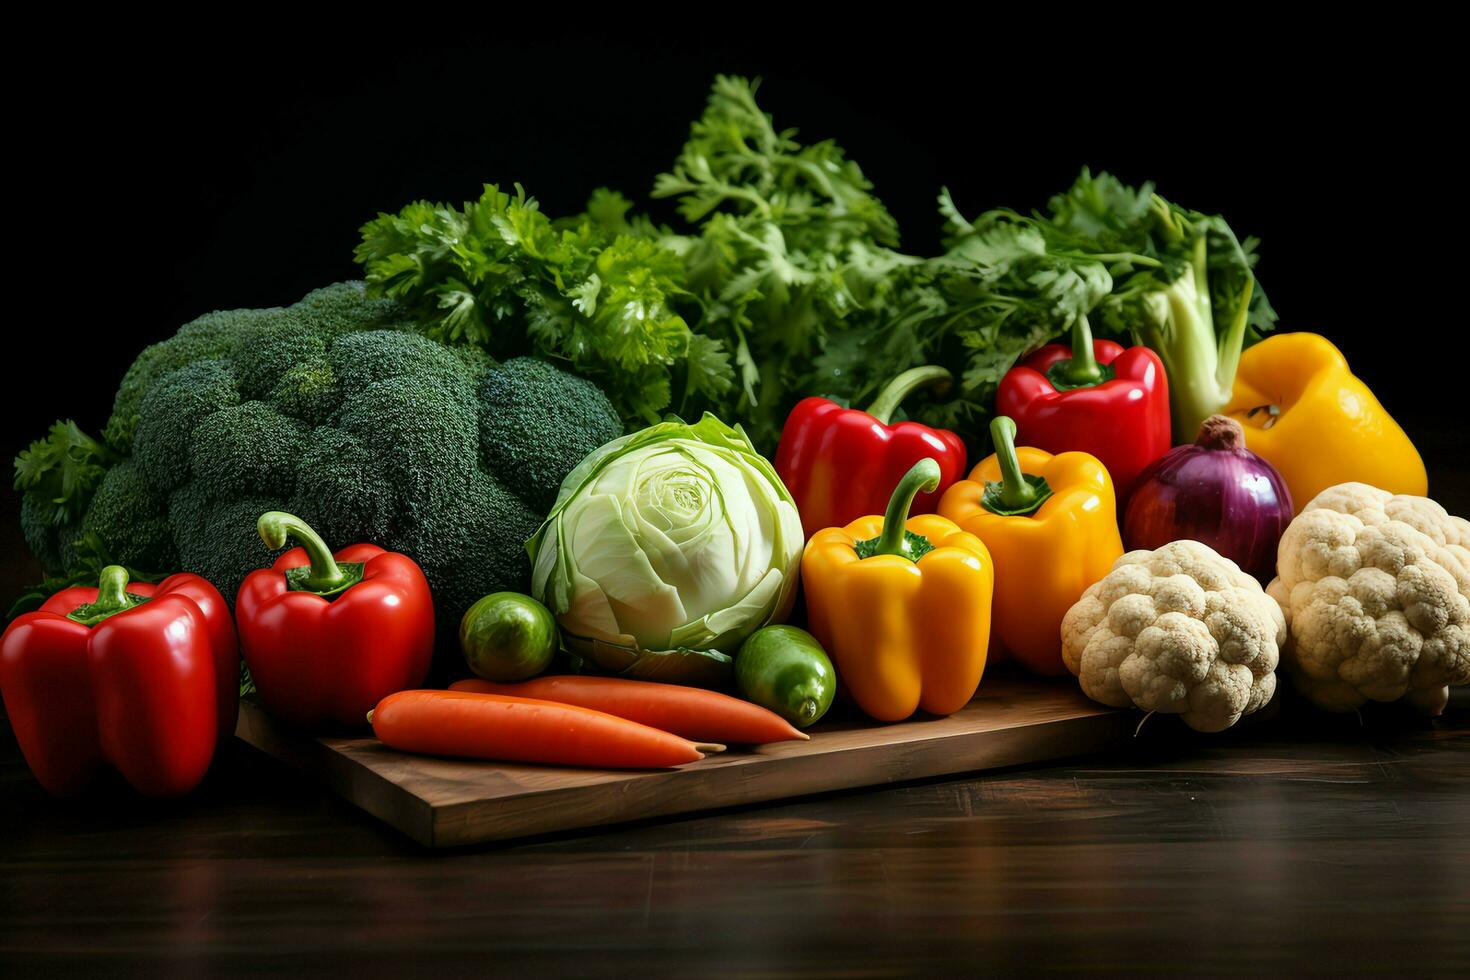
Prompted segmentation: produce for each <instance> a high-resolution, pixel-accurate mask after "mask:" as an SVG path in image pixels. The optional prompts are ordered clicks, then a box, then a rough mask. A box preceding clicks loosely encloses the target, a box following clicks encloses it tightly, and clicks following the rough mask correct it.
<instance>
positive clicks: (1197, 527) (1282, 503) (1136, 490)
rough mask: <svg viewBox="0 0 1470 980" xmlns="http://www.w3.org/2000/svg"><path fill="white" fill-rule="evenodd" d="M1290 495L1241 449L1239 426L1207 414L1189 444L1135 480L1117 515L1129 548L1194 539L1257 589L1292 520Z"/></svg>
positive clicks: (1272, 567) (1266, 466) (1270, 571)
mask: <svg viewBox="0 0 1470 980" xmlns="http://www.w3.org/2000/svg"><path fill="white" fill-rule="evenodd" d="M1294 513H1295V511H1294V510H1293V508H1292V502H1291V491H1289V490H1288V489H1287V488H1286V481H1285V480H1284V479H1282V477H1281V474H1280V473H1278V472H1277V471H1276V468H1275V467H1274V466H1272V465H1271V464H1270V463H1268V462H1266V461H1265V460H1264V459H1262V458H1261V457H1259V456H1257V455H1256V454H1255V453H1253V452H1251V451H1250V450H1249V449H1246V448H1245V433H1244V431H1243V430H1242V429H1241V427H1240V423H1238V422H1236V421H1235V420H1234V419H1231V418H1227V417H1226V416H1223V415H1212V416H1211V417H1210V418H1208V419H1206V420H1205V423H1204V425H1202V426H1200V435H1199V439H1197V440H1196V441H1195V442H1194V443H1191V444H1189V445H1184V446H1175V447H1174V448H1173V449H1171V450H1169V451H1168V452H1167V453H1165V454H1164V455H1163V456H1161V457H1159V458H1158V459H1156V460H1154V461H1153V462H1152V463H1150V464H1149V465H1148V466H1147V467H1145V468H1144V470H1143V472H1142V473H1140V474H1139V476H1138V482H1137V483H1135V484H1134V487H1133V496H1132V497H1130V498H1129V500H1128V510H1127V512H1126V513H1125V515H1124V517H1123V540H1124V542H1125V543H1126V544H1127V546H1128V548H1129V549H1130V550H1137V549H1140V548H1142V549H1148V550H1150V551H1151V550H1153V549H1155V548H1159V547H1161V546H1163V545H1166V544H1168V543H1169V542H1170V541H1177V540H1179V539H1180V538H1192V539H1194V540H1195V541H1202V542H1204V543H1205V544H1207V545H1209V546H1210V547H1211V548H1214V549H1215V550H1216V551H1217V552H1219V553H1220V554H1221V555H1224V556H1225V557H1226V558H1229V559H1230V560H1231V561H1233V562H1235V563H1236V564H1237V565H1239V566H1240V568H1241V570H1242V571H1244V572H1246V573H1247V574H1248V575H1253V576H1255V577H1256V579H1257V580H1258V581H1260V582H1261V583H1262V584H1263V585H1264V584H1265V583H1267V582H1269V581H1270V580H1271V577H1272V576H1273V575H1275V574H1276V546H1277V544H1278V543H1279V542H1280V540H1281V535H1282V534H1283V533H1284V532H1285V531H1286V526H1287V525H1288V524H1290V523H1291V518H1292V515H1293V514H1294Z"/></svg>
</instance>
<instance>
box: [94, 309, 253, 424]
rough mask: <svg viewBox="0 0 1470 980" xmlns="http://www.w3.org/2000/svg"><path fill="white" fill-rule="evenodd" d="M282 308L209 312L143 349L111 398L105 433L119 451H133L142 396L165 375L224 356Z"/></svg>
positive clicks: (146, 394) (145, 395) (144, 396)
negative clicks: (244, 333)
mask: <svg viewBox="0 0 1470 980" xmlns="http://www.w3.org/2000/svg"><path fill="white" fill-rule="evenodd" d="M279 312H280V311H279V310H222V311H219V312H215V313H206V314H205V315H204V316H202V317H200V318H199V319H197V320H194V321H192V322H191V323H188V324H185V325H184V326H183V327H181V328H180V329H179V332H178V333H176V334H174V336H172V337H170V338H169V339H167V340H164V341H160V342H159V343H156V344H154V345H152V346H151V347H146V348H144V349H143V353H141V354H139V355H138V357H137V359H136V360H134V361H133V364H132V367H130V368H128V373H127V374H125V375H123V380H122V384H121V385H119V386H118V389H117V396H116V397H115V398H114V399H113V402H112V417H111V418H109V419H108V420H107V428H106V430H105V431H104V432H103V437H104V438H105V439H106V440H107V444H108V445H110V446H111V447H112V448H114V449H116V450H117V451H118V452H122V453H126V452H129V451H131V449H132V446H133V431H134V430H135V429H136V428H137V427H138V415H139V412H140V411H141V409H142V407H143V400H144V399H145V398H146V397H147V396H148V392H149V391H150V390H152V388H153V386H154V384H156V383H157V382H158V381H159V380H160V379H162V378H163V377H164V376H165V375H167V374H170V373H172V372H174V371H177V370H178V369H179V368H181V367H185V366H187V365H190V364H193V363H194V362H195V361H202V360H206V359H209V358H216V357H225V356H226V355H228V354H229V353H230V352H231V351H232V350H234V347H235V337H236V335H237V334H238V333H240V332H242V331H244V330H246V329H248V328H249V327H250V326H251V325H252V324H254V323H256V322H258V321H260V320H262V319H266V318H269V317H271V316H273V315H275V314H277V313H279Z"/></svg>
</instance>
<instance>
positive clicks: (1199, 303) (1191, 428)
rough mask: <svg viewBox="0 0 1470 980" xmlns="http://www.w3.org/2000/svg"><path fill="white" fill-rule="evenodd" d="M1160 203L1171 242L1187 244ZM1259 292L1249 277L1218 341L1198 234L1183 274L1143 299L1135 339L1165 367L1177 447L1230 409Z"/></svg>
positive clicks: (1176, 220)
mask: <svg viewBox="0 0 1470 980" xmlns="http://www.w3.org/2000/svg"><path fill="white" fill-rule="evenodd" d="M1155 202H1156V203H1155V208H1156V209H1157V212H1158V213H1159V216H1160V222H1161V225H1162V226H1163V227H1164V228H1165V229H1166V232H1165V235H1166V237H1168V238H1172V239H1174V240H1175V241H1178V240H1180V239H1181V238H1183V236H1184V235H1185V234H1187V233H1188V232H1187V230H1186V229H1185V228H1183V227H1181V222H1180V215H1178V214H1177V213H1176V212H1173V211H1171V210H1170V209H1169V207H1168V205H1167V204H1162V206H1160V203H1161V202H1160V199H1158V198H1157V197H1156V198H1155ZM1254 290H1255V277H1254V276H1252V275H1249V274H1248V273H1247V274H1246V275H1245V277H1244V284H1243V285H1242V286H1241V287H1240V293H1239V299H1238V300H1237V301H1236V303H1235V314H1234V316H1232V317H1231V320H1230V325H1229V327H1227V328H1226V330H1225V332H1224V333H1222V334H1220V335H1219V337H1218V338H1217V337H1216V332H1215V318H1214V309H1213V304H1212V303H1211V302H1210V281H1209V242H1208V236H1207V235H1205V234H1204V233H1203V232H1201V231H1196V232H1195V233H1194V241H1193V243H1192V247H1191V252H1190V259H1189V263H1188V265H1187V266H1186V267H1185V269H1184V272H1183V274H1182V275H1180V276H1179V277H1178V278H1176V279H1175V280H1174V281H1173V282H1171V283H1169V284H1168V285H1167V286H1166V287H1164V288H1163V289H1159V290H1156V291H1153V292H1148V293H1145V294H1144V295H1143V296H1142V297H1140V298H1141V302H1140V303H1139V305H1138V312H1139V314H1140V315H1138V316H1136V317H1135V318H1134V319H1133V321H1132V326H1133V338H1134V342H1135V343H1139V344H1145V345H1147V346H1148V347H1151V348H1153V350H1154V353H1156V354H1158V355H1159V360H1161V361H1163V362H1164V370H1165V372H1167V374H1168V376H1169V411H1170V416H1171V418H1172V419H1173V425H1174V441H1175V442H1176V443H1185V442H1189V441H1190V440H1192V439H1193V438H1194V436H1195V433H1197V432H1199V427H1200V423H1202V422H1204V420H1205V419H1207V418H1209V417H1210V416H1211V415H1215V414H1218V413H1219V412H1220V411H1221V410H1222V409H1224V407H1225V405H1226V404H1227V403H1229V401H1230V396H1231V390H1232V388H1233V387H1234V384H1235V369H1236V367H1237V366H1238V365H1239V363H1240V351H1241V347H1242V346H1243V344H1244V343H1245V333H1246V325H1247V323H1248V320H1249V315H1250V308H1251V295H1252V293H1253V292H1254Z"/></svg>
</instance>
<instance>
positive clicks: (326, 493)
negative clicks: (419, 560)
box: [286, 426, 396, 547]
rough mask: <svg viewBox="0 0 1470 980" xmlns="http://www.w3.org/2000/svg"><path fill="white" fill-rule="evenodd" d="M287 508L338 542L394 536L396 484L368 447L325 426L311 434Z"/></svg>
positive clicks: (342, 543)
mask: <svg viewBox="0 0 1470 980" xmlns="http://www.w3.org/2000/svg"><path fill="white" fill-rule="evenodd" d="M286 509H287V510H289V511H290V512H291V513H293V514H295V515H297V516H298V517H300V518H301V519H302V520H304V521H306V522H307V523H308V524H310V525H311V526H312V527H313V528H315V529H316V532H317V533H318V534H320V535H321V536H322V538H323V539H325V540H326V541H327V543H328V544H331V545H333V546H334V547H340V546H341V545H345V544H352V543H353V542H357V541H379V542H381V541H389V540H392V537H393V530H394V527H393V525H394V515H395V511H396V499H395V494H394V491H393V487H392V485H391V483H390V482H389V480H388V478H387V477H386V475H385V474H384V473H383V469H382V466H381V465H380V464H379V462H378V461H377V460H376V459H375V458H374V456H373V454H372V453H371V452H369V451H368V449H367V447H366V446H364V445H363V444H362V443H361V442H360V441H358V440H357V439H356V438H355V437H353V436H352V435H351V434H350V433H347V432H344V431H343V430H341V429H334V428H331V427H329V426H321V427H319V428H317V429H314V430H313V431H312V432H311V434H310V435H308V436H307V438H306V444H305V446H304V448H303V449H302V451H301V464H300V465H299V466H298V467H297V470H296V493H295V494H294V495H293V496H292V497H291V503H290V506H289V507H287V508H286Z"/></svg>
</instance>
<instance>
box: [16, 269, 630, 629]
mask: <svg viewBox="0 0 1470 980" xmlns="http://www.w3.org/2000/svg"><path fill="white" fill-rule="evenodd" d="M404 316H405V314H404V313H403V311H402V310H401V309H399V308H398V307H397V306H396V305H395V304H393V303H392V302H386V301H381V300H374V299H370V298H369V297H367V296H366V295H365V292H364V290H363V288H362V286H361V285H360V284H352V283H344V284H340V285H337V286H331V287H328V288H326V289H321V290H318V291H316V292H314V293H312V294H311V295H309V296H307V297H306V298H305V299H303V300H302V301H301V302H299V303H297V304H295V305H294V306H290V307H287V308H285V309H278V310H233V311H228V312H221V313H211V314H208V315H207V316H203V317H200V318H199V319H198V320H195V321H193V322H192V323H189V324H186V325H185V326H183V327H182V328H180V329H179V331H178V333H177V334H175V335H174V336H173V337H171V338H169V339H168V340H165V341H163V342H161V343H158V344H155V345H153V346H152V347H149V348H148V349H146V350H145V351H143V353H142V354H140V355H139V356H138V358H137V360H136V361H134V362H133V365H132V367H130V368H129V369H128V371H127V374H126V375H125V376H124V378H123V382H122V385H121V387H120V388H119V390H118V393H117V399H116V402H115V405H114V409H113V413H112V417H111V418H110V419H109V420H108V423H107V428H106V433H107V438H106V444H105V446H104V445H100V444H93V445H92V446H82V447H77V444H76V439H75V436H74V429H73V427H71V426H62V427H59V428H58V430H53V435H52V437H51V439H50V440H49V441H48V442H46V443H42V444H40V445H38V446H33V447H32V448H31V449H30V450H28V451H27V452H26V453H23V454H22V455H21V460H20V463H19V465H18V469H19V470H20V471H21V473H22V480H24V481H35V480H36V479H37V477H36V476H35V475H33V474H35V473H36V472H37V471H38V470H40V469H42V468H43V467H45V466H46V465H47V464H46V463H45V462H44V460H46V459H48V458H51V457H54V456H56V455H57V453H58V449H59V446H58V443H59V442H61V441H62V440H65V442H66V443H67V444H68V445H70V446H72V447H75V448H73V450H72V456H73V457H79V458H80V459H81V460H84V461H85V463H84V465H83V464H77V465H76V466H75V467H74V468H75V469H76V470H78V471H79V476H78V477H77V478H74V479H72V480H71V481H70V484H69V489H70V493H69V494H67V493H61V494H56V496H57V497H63V498H64V500H61V501H57V502H54V503H53V505H52V506H51V507H50V508H49V509H48V507H47V506H45V505H46V500H45V496H44V495H45V494H47V493H51V492H52V491H51V490H50V489H45V490H43V489H41V488H42V487H43V486H44V484H45V480H42V481H41V482H40V483H34V484H33V485H34V487H35V488H34V489H29V490H28V492H27V493H26V494H25V497H24V499H23V504H22V507H23V510H22V526H23V528H24V529H25V532H26V540H27V543H28V544H30V546H31V548H32V550H33V551H34V552H35V553H36V554H37V556H38V557H40V558H41V560H42V562H43V564H44V565H45V566H46V567H47V570H48V571H50V572H64V571H70V570H75V569H76V568H77V567H78V564H79V563H78V561H77V559H76V557H75V555H74V549H75V547H76V543H75V542H76V537H77V536H78V535H79V534H80V535H84V536H86V538H85V539H84V540H90V541H92V542H93V543H94V545H95V546H96V547H97V548H98V549H99V550H101V551H102V553H103V554H104V555H105V556H106V558H107V559H108V560H109V561H111V562H115V563H117V564H121V565H124V566H132V567H135V568H140V569H146V570H155V571H161V570H166V569H171V568H174V567H180V566H181V567H185V568H189V569H192V570H194V571H196V572H198V573H199V574H201V575H203V576H204V577H205V578H207V579H209V580H210V581H211V582H213V583H214V584H215V586H216V587H218V588H219V589H220V591H221V592H223V593H224V594H225V595H226V596H228V597H230V598H231V599H233V598H234V595H235V592H236V590H238V589H239V587H240V583H241V581H243V580H244V578H245V575H246V574H247V573H248V572H250V571H251V570H252V569H255V568H259V567H261V566H262V565H263V564H268V563H269V562H270V561H271V560H273V559H274V558H275V557H276V556H275V555H273V554H271V553H269V552H265V551H263V550H262V549H261V546H260V542H259V540H258V539H257V538H256V519H257V518H258V517H259V516H260V515H261V514H262V513H264V512H266V511H274V510H283V511H290V512H291V513H293V514H296V515H299V516H300V517H301V518H302V519H304V520H305V521H306V522H307V523H308V524H310V525H311V526H312V527H313V528H315V529H316V531H317V532H318V533H320V534H321V535H322V536H323V537H325V538H327V539H329V540H332V541H341V542H351V541H372V542H374V543H377V544H379V545H381V546H383V547H385V548H389V549H391V550H403V551H405V552H407V553H409V554H411V555H412V556H413V557H414V559H415V560H416V561H418V562H419V563H420V564H421V565H422V566H423V568H424V572H425V574H426V575H427V576H428V578H429V582H430V584H431V585H432V586H433V587H434V594H435V597H436V598H437V600H438V602H439V606H440V609H441V611H442V612H444V613H446V614H448V615H451V616H453V617H454V618H456V619H457V618H458V616H459V614H460V613H462V612H463V611H464V609H465V608H466V607H467V606H468V605H469V604H470V603H471V602H473V601H474V600H475V599H478V598H479V597H480V596H482V595H484V594H485V593H487V592H493V591H496V590H498V589H509V588H524V587H525V583H526V579H527V576H528V575H529V571H530V566H529V564H528V562H527V560H526V556H525V551H524V547H523V545H524V542H525V539H526V538H527V537H529V536H530V535H531V534H532V533H533V532H534V531H535V530H536V527H537V526H538V525H539V524H540V522H541V519H542V515H543V514H544V512H545V510H546V508H547V507H548V506H549V505H550V503H551V502H552V500H553V499H555V497H556V492H557V487H558V486H559V484H560V483H561V479H562V477H564V476H565V475H566V474H567V472H569V471H570V470H571V469H572V467H573V466H575V465H576V464H577V462H578V461H579V460H580V459H581V458H582V457H583V456H584V455H586V454H587V453H588V452H589V451H591V450H592V449H595V448H596V447H597V446H599V445H601V444H602V443H603V442H605V441H607V440H608V439H610V438H612V437H613V436H616V435H618V434H619V433H620V432H621V431H622V427H621V425H620V423H619V421H618V419H617V416H616V415H615V414H614V412H613V410H612V407H611V406H610V405H609V403H608V401H607V399H606V398H605V397H604V396H603V395H602V393H601V392H600V391H598V390H597V388H596V387H595V386H593V385H592V384H590V383H588V382H587V381H585V380H582V379H580V378H576V377H573V376H571V375H568V374H566V373H564V372H562V371H560V370H558V369H556V368H555V367H552V366H551V365H549V364H547V363H546V362H544V361H540V360H534V359H524V358H520V359H512V360H509V361H506V362H504V363H501V364H496V363H495V362H494V361H493V360H492V359H491V358H489V357H488V356H486V355H485V354H483V353H482V352H480V351H478V350H476V349H474V348H471V347H446V346H444V345H442V344H439V343H436V342H434V341H432V340H429V339H427V338H425V337H424V336H422V335H421V334H419V333H417V332H416V331H415V330H414V329H412V326H413V325H412V323H411V321H406V320H405V319H404ZM69 458H70V457H69ZM98 470H102V474H101V476H100V477H97V476H96V473H97V471H98ZM49 472H50V474H52V475H53V476H52V478H54V475H55V474H57V473H58V472H60V473H61V474H64V473H65V472H66V470H65V468H60V467H57V466H55V465H51V466H50V467H49ZM89 485H90V487H89ZM89 488H90V490H91V494H90V499H88V497H87V490H88V489H89ZM82 570H83V571H84V572H85V571H86V569H85V568H83V569H82Z"/></svg>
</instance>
